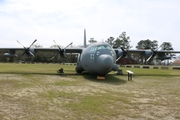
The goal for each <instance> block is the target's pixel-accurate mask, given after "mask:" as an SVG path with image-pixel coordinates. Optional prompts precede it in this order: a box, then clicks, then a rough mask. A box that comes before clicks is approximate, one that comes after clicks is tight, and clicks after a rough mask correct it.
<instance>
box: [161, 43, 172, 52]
mask: <svg viewBox="0 0 180 120" xmlns="http://www.w3.org/2000/svg"><path fill="white" fill-rule="evenodd" d="M161 50H174V49H173V47H172V44H171V43H170V42H163V44H162V45H161Z"/></svg>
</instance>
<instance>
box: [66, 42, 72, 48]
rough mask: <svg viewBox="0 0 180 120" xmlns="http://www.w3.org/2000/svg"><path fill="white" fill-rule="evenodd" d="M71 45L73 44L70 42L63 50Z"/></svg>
mask: <svg viewBox="0 0 180 120" xmlns="http://www.w3.org/2000/svg"><path fill="white" fill-rule="evenodd" d="M72 44H73V42H71V43H70V44H69V45H67V46H66V47H65V48H64V49H66V48H67V47H69V46H70V45H72Z"/></svg>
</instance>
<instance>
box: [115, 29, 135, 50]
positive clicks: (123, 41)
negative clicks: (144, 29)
mask: <svg viewBox="0 0 180 120" xmlns="http://www.w3.org/2000/svg"><path fill="white" fill-rule="evenodd" d="M129 43H130V37H129V36H126V32H122V33H121V34H120V35H119V37H118V38H116V40H115V41H114V44H113V48H119V47H123V48H124V49H129V48H131V47H132V46H130V44H129Z"/></svg>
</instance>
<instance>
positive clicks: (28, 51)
mask: <svg viewBox="0 0 180 120" xmlns="http://www.w3.org/2000/svg"><path fill="white" fill-rule="evenodd" d="M83 49H84V48H66V49H65V53H81V52H82V51H83ZM62 50H63V49H62ZM0 51H4V56H7V57H15V56H17V55H16V52H18V51H22V52H23V54H27V55H30V54H31V55H32V56H34V54H35V53H37V52H54V53H59V52H60V49H59V48H0ZM63 52H64V51H63Z"/></svg>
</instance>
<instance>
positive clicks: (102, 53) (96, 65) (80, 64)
mask: <svg viewBox="0 0 180 120" xmlns="http://www.w3.org/2000/svg"><path fill="white" fill-rule="evenodd" d="M36 41H37V40H35V41H34V42H33V43H32V44H31V45H30V46H29V47H24V46H23V45H22V44H21V43H20V42H19V41H17V42H18V43H19V44H21V45H22V46H23V48H0V50H8V53H4V56H6V57H16V56H17V55H16V51H24V52H23V54H22V55H24V54H26V55H29V56H35V53H36V52H38V51H41V52H57V54H56V55H55V56H57V55H60V56H62V57H64V56H66V53H78V54H79V55H78V59H77V66H76V72H77V73H81V72H83V71H87V72H89V73H92V74H96V75H99V76H105V75H106V74H108V73H109V72H110V71H112V70H114V71H117V70H118V68H119V67H118V65H117V64H116V61H118V60H119V59H121V58H122V57H125V56H129V57H130V58H131V56H130V55H129V54H131V53H133V54H142V55H144V56H145V57H146V58H147V59H146V60H147V61H149V60H150V59H152V58H153V57H154V56H159V57H160V59H167V58H168V56H167V55H166V53H180V51H158V50H156V51H154V50H124V49H123V48H121V49H113V48H112V47H111V46H110V45H109V44H108V43H105V42H101V43H94V44H91V45H89V46H87V47H86V30H84V48H67V47H68V46H69V45H71V44H72V43H70V44H69V45H68V46H67V47H65V48H63V49H62V48H60V47H59V46H58V45H57V46H58V48H32V47H31V46H32V45H33V44H34V43H35V42H36ZM54 42H55V41H54ZM131 59H132V58H131Z"/></svg>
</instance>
